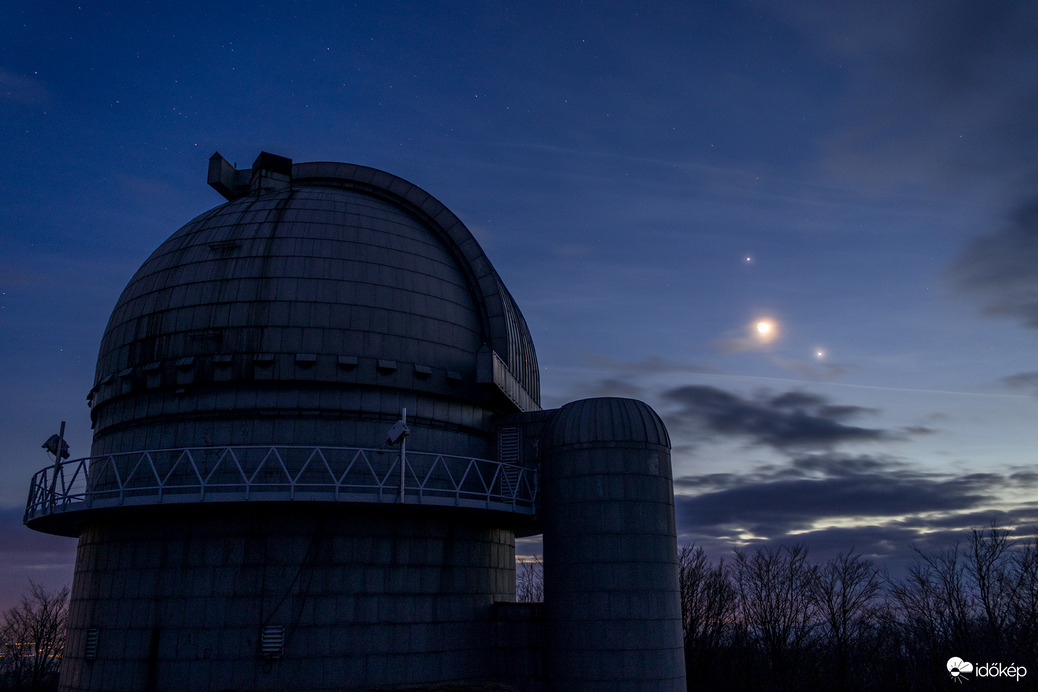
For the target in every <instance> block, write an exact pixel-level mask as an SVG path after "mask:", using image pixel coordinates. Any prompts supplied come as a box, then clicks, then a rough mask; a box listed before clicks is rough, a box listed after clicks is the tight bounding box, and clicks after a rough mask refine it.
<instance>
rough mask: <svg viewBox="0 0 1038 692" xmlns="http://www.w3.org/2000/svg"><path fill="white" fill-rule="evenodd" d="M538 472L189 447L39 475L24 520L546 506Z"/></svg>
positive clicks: (520, 511)
mask: <svg viewBox="0 0 1038 692" xmlns="http://www.w3.org/2000/svg"><path fill="white" fill-rule="evenodd" d="M537 483H538V481H537V473H536V471H535V470H533V469H529V468H526V467H524V466H518V465H515V464H508V463H504V462H500V461H492V460H488V459H478V458H472V457H458V456H450V455H446V454H436V453H431V452H417V451H411V450H407V451H406V453H405V454H404V456H403V459H401V452H400V450H399V449H369V448H361V447H298V446H241V447H189V448H180V449H157V450H145V451H137V452H123V453H118V454H108V455H103V456H95V457H86V458H83V459H71V460H66V461H63V462H61V463H60V464H58V465H52V466H49V467H47V468H44V469H42V470H41V471H38V472H37V473H36V474H34V475H33V477H32V481H31V485H30V488H29V499H28V501H27V503H26V507H25V516H24V522H25V524H27V525H29V526H30V527H31V528H33V529H37V530H40V531H44V532H46V533H54V534H59V535H66V536H75V535H78V526H79V523H80V522H81V521H82V520H83V519H84V518H86V517H87V516H89V514H90V513H91V512H92V511H94V510H98V511H100V510H112V509H117V508H124V507H135V506H136V507H141V506H155V505H173V504H180V505H183V504H188V503H218V502H223V503H226V502H293V501H303V502H343V503H347V502H348V503H365V504H405V505H430V506H439V507H459V508H467V509H473V510H483V511H493V512H507V513H510V514H512V515H518V516H517V517H516V518H517V519H522V518H525V519H526V520H531V519H533V518H534V516H535V515H536V513H537V488H538V485H537Z"/></svg>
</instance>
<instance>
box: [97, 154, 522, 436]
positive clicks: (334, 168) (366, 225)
mask: <svg viewBox="0 0 1038 692" xmlns="http://www.w3.org/2000/svg"><path fill="white" fill-rule="evenodd" d="M209 182H210V184H211V185H212V186H213V187H214V188H216V189H217V190H218V191H219V192H221V194H223V195H224V196H225V197H227V199H228V202H227V203H226V204H223V205H221V206H219V207H216V208H215V209H212V210H211V211H209V212H206V213H204V214H202V215H201V216H199V217H197V218H196V219H194V220H193V221H191V222H189V223H188V224H187V225H185V226H184V227H183V228H181V229H180V230H178V231H177V232H176V233H174V234H173V235H172V236H170V237H169V238H168V239H167V240H166V241H165V242H164V243H162V245H161V246H159V248H158V249H157V250H155V252H154V253H152V255H151V256H150V257H149V258H148V259H147V261H145V262H144V264H143V266H141V268H140V269H139V270H138V271H137V273H136V274H135V275H134V276H133V278H132V279H131V280H130V282H129V284H128V285H127V287H126V289H125V290H124V291H123V294H122V296H121V297H120V298H119V301H118V303H117V305H116V307H115V309H114V310H113V312H112V316H111V319H110V321H109V323H108V326H107V328H106V330H105V333H104V337H103V339H102V342H101V347H100V353H99V357H98V364H97V371H96V378H95V382H96V384H95V386H94V388H93V389H92V391H91V394H90V401H91V405H92V417H93V421H94V427H95V449H94V454H97V453H109V452H111V451H124V450H126V449H147V448H152V449H154V448H156V447H157V446H161V447H180V446H190V445H200V444H207V445H208V444H241V443H243V442H245V441H248V442H249V443H252V444H256V443H261V444H266V443H276V442H279V441H282V440H284V439H287V438H289V437H292V436H293V435H295V436H297V433H298V430H294V431H291V433H292V434H287V433H288V431H286V430H284V429H283V428H284V425H285V423H284V421H285V420H286V418H291V419H294V420H295V421H296V422H297V423H298V421H299V420H300V419H308V420H312V421H319V420H322V419H335V420H337V421H339V422H342V421H343V420H344V419H350V418H352V419H354V420H359V419H363V418H368V419H371V418H379V417H380V416H381V417H383V418H391V417H392V416H394V415H398V414H399V411H400V408H399V407H400V405H401V404H403V405H406V404H407V403H408V401H409V400H410V401H411V403H412V406H413V407H414V408H412V409H411V410H412V411H413V413H414V414H415V416H416V425H418V426H422V425H423V424H424V425H426V426H427V427H430V428H438V429H440V430H446V429H454V430H468V431H470V432H479V431H482V432H486V430H487V426H486V424H485V419H486V416H488V415H490V414H494V413H509V412H515V411H527V410H537V409H539V384H538V381H539V380H538V377H539V376H538V370H537V361H536V355H535V353H534V348H533V342H532V339H531V338H530V333H529V330H528V328H527V326H526V323H525V321H524V319H523V317H522V314H521V313H520V312H519V309H518V308H517V307H516V305H515V302H514V301H513V300H512V297H511V296H510V295H509V293H508V291H507V290H506V289H505V287H504V285H503V283H502V282H501V280H500V278H499V277H498V275H497V273H496V272H495V270H494V269H493V267H492V266H491V264H490V262H489V260H488V259H487V257H486V255H485V254H484V253H483V251H482V249H481V248H480V247H479V245H478V244H477V242H476V241H475V239H474V238H473V236H472V234H471V233H470V232H469V231H468V229H467V228H465V226H464V224H462V223H461V221H460V220H459V219H458V218H457V217H456V216H455V215H454V214H453V213H451V212H450V211H449V210H448V209H447V208H446V207H444V206H443V205H442V204H441V203H440V202H438V201H437V200H436V199H434V198H433V197H432V196H431V195H429V194H428V193H426V192H424V191H423V190H421V189H420V188H418V187H416V186H414V185H412V184H411V183H408V182H406V181H404V180H402V179H400V178H398V177H396V176H393V175H390V174H388V173H385V172H382V171H378V170H375V169H371V168H366V167H363V166H357V165H350V164H341V163H303V164H294V165H293V164H292V162H291V161H290V160H289V159H285V158H282V157H278V156H272V155H270V154H261V155H260V157H259V158H258V159H257V161H256V163H255V164H254V165H253V168H252V169H251V170H237V169H235V168H233V167H232V166H230V164H228V163H227V162H226V160H224V159H223V158H222V157H220V155H219V154H215V155H214V156H213V158H212V159H211V161H210V171H209ZM170 417H175V418H176V419H177V420H178V421H181V422H182V423H184V425H181V426H179V427H178V426H170V425H169V420H168V419H169V418H170ZM159 419H164V424H163V425H161V426H149V424H148V423H149V421H154V422H159ZM207 420H208V421H211V423H212V424H211V425H209V426H206V424H205V423H206V421H207ZM234 422H236V423H237V425H229V424H228V423H234ZM379 425H381V421H380V423H379ZM279 426H280V427H281V428H282V430H281V431H280V432H279V430H278V428H279ZM317 427H318V428H320V427H321V426H320V424H319V423H318V424H317ZM326 427H327V429H326V430H325V431H324V432H323V433H322V432H320V431H319V430H318V431H317V432H316V436H317V437H319V438H321V440H320V443H321V444H344V443H349V444H373V443H375V442H377V441H376V440H374V439H371V440H357V439H356V438H357V430H356V428H354V429H353V430H352V432H351V433H346V432H344V430H345V428H344V427H343V426H326ZM246 428H247V430H246ZM152 430H154V432H151V431H152ZM160 430H161V432H159V431H160ZM176 430H179V431H180V432H179V433H178V432H174V431H176ZM264 431H266V432H264ZM131 433H132V434H131ZM310 433H311V434H310V435H308V437H310V438H313V437H314V431H313V425H311V430H310ZM200 434H201V436H200ZM373 434H374V433H373ZM127 435H130V436H131V437H132V438H133V439H126V438H127ZM156 436H159V437H161V438H162V439H156ZM116 438H119V439H118V440H117V439H116ZM329 438H341V439H329ZM347 438H349V439H347ZM463 451H465V452H466V453H475V452H477V451H482V450H478V449H470V450H463Z"/></svg>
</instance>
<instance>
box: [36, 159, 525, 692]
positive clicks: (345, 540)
mask: <svg viewBox="0 0 1038 692" xmlns="http://www.w3.org/2000/svg"><path fill="white" fill-rule="evenodd" d="M209 182H210V184H211V185H212V186H213V187H215V188H216V189H217V190H218V191H220V192H221V193H222V194H223V195H224V196H225V197H226V198H227V199H228V200H229V201H228V202H227V203H226V204H224V205H222V206H220V207H217V208H215V209H213V210H212V211H209V212H207V213H205V214H203V215H201V216H199V217H198V218H196V219H195V220H193V221H191V222H190V223H188V224H187V225H186V226H184V227H183V228H182V229H180V230H179V231H177V232H176V233H174V234H173V235H172V236H171V237H170V238H169V239H168V240H167V241H166V242H164V243H163V244H162V245H161V246H160V247H159V248H158V249H157V250H156V251H155V252H154V253H153V254H152V255H151V257H149V258H148V260H147V261H146V262H145V263H144V265H143V266H142V267H141V268H140V270H139V271H138V272H137V273H136V274H135V275H134V277H133V278H132V279H131V281H130V283H129V285H128V286H127V287H126V289H125V291H124V292H123V294H122V296H121V298H120V299H119V302H118V304H117V305H116V307H115V309H114V311H113V313H112V317H111V320H110V321H109V324H108V327H107V329H106V331H105V334H104V338H103V340H102V343H101V349H100V355H99V358H98V365H97V375H96V384H95V385H94V387H93V389H92V390H91V393H90V403H91V406H92V418H93V422H94V428H95V432H94V444H93V448H92V450H91V457H90V458H89V459H83V460H76V461H72V462H66V463H65V464H64V466H63V467H62V468H61V469H60V470H59V472H58V476H57V477H55V476H54V475H53V473H54V471H53V470H45V471H42V472H41V473H40V474H37V477H36V478H35V479H34V481H33V496H32V497H30V502H29V507H28V509H27V514H26V521H27V523H28V524H29V525H30V526H31V527H32V528H35V529H39V530H42V531H47V532H51V533H59V534H64V535H72V536H78V537H79V549H78V555H77V561H76V572H75V577H74V582H73V594H72V603H71V610H70V621H71V627H70V631H69V636H68V643H67V646H66V649H65V660H64V665H63V670H62V682H61V687H62V689H63V690H108V691H116V690H163V689H176V690H184V691H185V692H186V691H190V690H199V691H200V690H224V689H227V690H230V689H235V690H260V689H275V688H276V689H286V688H289V687H291V688H293V689H300V690H343V689H367V688H370V687H376V686H383V685H386V686H388V685H405V684H423V683H440V682H450V681H485V680H487V679H490V678H492V676H493V670H492V666H493V661H492V660H491V656H490V655H489V644H488V641H489V639H490V630H491V609H492V605H493V603H494V602H495V601H501V600H504V601H507V600H511V599H513V598H514V578H515V577H514V551H515V548H514V536H515V530H516V528H517V527H519V528H520V530H521V529H522V528H523V527H525V526H528V525H529V524H530V522H531V520H532V517H533V514H534V512H535V501H536V492H537V487H538V482H537V479H536V476H535V473H536V472H535V471H534V470H532V469H527V468H524V467H522V466H521V465H518V464H508V463H503V462H501V461H499V459H498V454H497V449H496V440H495V438H494V430H493V428H492V426H491V418H492V417H493V416H495V415H498V414H505V413H516V412H521V411H531V410H537V409H539V404H538V401H539V392H538V371H537V362H536V358H535V355H534V349H533V344H532V341H531V339H530V335H529V331H528V329H527V327H526V324H525V322H524V320H523V318H522V315H521V314H520V312H519V310H518V308H517V307H516V305H515V303H514V302H513V300H512V298H511V297H510V296H509V294H508V292H507V291H506V290H505V288H504V286H503V284H502V283H501V281H500V279H499V278H498V275H497V273H496V272H495V271H494V269H493V267H492V266H491V265H490V262H489V261H488V260H487V258H486V256H485V255H484V254H483V251H482V250H481V249H480V247H479V246H478V244H477V243H476V241H475V240H474V239H473V237H472V235H471V233H470V232H469V231H468V230H467V229H466V228H465V226H464V225H463V224H462V223H461V222H460V221H459V220H458V219H457V217H455V216H454V214H452V213H451V212H450V211H449V210H447V209H446V208H445V207H444V206H443V205H442V204H440V203H439V202H438V201H436V200H435V199H434V198H432V197H431V196H430V195H429V194H428V193H426V192H424V191H422V190H421V189H419V188H417V187H415V186H414V185H412V184H410V183H408V182H406V181H404V180H401V179H400V178H397V177H395V176H393V175H390V174H388V173H384V172H381V171H377V170H374V169H370V168H364V167H362V166H354V165H347V164H335V163H307V164H296V165H293V164H292V162H291V161H290V160H288V159H284V158H282V157H277V156H271V155H269V154H262V155H261V156H260V157H259V158H258V159H257V160H256V163H255V164H254V165H253V168H252V169H251V170H245V171H239V170H236V169H234V168H233V167H232V166H230V164H228V163H227V162H226V161H225V160H224V159H223V158H222V157H220V156H219V155H214V157H213V159H212V160H211V162H210V170H209ZM405 411H406V421H404V422H405V424H406V430H408V431H409V433H410V434H409V436H406V437H405V436H404V435H402V434H401V433H402V432H403V431H404V430H405V427H404V426H397V427H396V429H395V430H394V429H393V428H394V424H395V423H397V422H398V421H401V420H402V419H403V418H404V412H405ZM405 450H406V453H405Z"/></svg>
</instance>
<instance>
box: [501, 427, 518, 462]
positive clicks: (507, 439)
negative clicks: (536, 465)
mask: <svg viewBox="0 0 1038 692" xmlns="http://www.w3.org/2000/svg"><path fill="white" fill-rule="evenodd" d="M497 458H498V460H499V461H501V462H502V463H505V464H518V463H519V428H518V427H517V426H512V425H510V426H506V427H502V428H499V429H498V431H497Z"/></svg>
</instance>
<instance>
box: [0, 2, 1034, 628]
mask: <svg viewBox="0 0 1038 692" xmlns="http://www.w3.org/2000/svg"><path fill="white" fill-rule="evenodd" d="M433 5H434V3H425V2H418V1H415V2H371V3H355V4H348V3H330V2H328V3H318V2H314V3H285V2H278V3H274V2H258V1H254V2H249V3H238V2H227V3H222V2H221V3H213V2H207V3H191V2H182V3H161V2H159V3H142V2H132V3H131V2H125V3H123V2H108V3H97V2H90V1H88V0H87V1H84V2H81V3H79V4H78V5H77V4H75V3H65V2H29V1H27V0H14V1H13V2H11V3H8V4H7V5H6V9H5V20H4V22H2V23H0V152H2V153H3V156H4V160H5V164H6V165H4V166H3V167H2V169H0V363H2V364H3V367H2V369H0V392H2V394H3V398H2V404H0V406H2V407H3V408H2V411H0V440H2V444H0V608H5V607H7V606H9V605H11V604H12V603H13V602H14V601H15V600H16V599H17V596H18V594H19V593H20V592H22V591H23V590H24V589H25V587H27V585H28V580H29V579H30V578H32V579H35V580H37V581H40V582H43V583H44V584H46V585H48V586H52V587H58V586H61V585H62V584H65V583H68V582H70V581H71V577H72V562H73V554H74V543H75V541H73V540H71V539H61V538H53V537H49V536H43V535H38V534H34V533H33V532H31V531H29V530H27V529H24V528H23V527H22V526H21V514H22V511H23V506H24V501H25V497H26V494H27V491H28V483H29V478H30V476H31V474H32V473H33V472H34V471H36V470H38V469H39V468H41V467H43V466H44V465H46V464H47V463H48V458H47V455H46V453H45V452H44V451H43V450H42V449H40V444H41V442H42V441H43V440H44V439H45V438H46V437H47V436H49V435H50V434H52V433H54V432H56V431H57V428H58V424H59V422H60V421H61V420H67V421H68V437H69V442H70V444H71V447H72V454H73V457H79V456H85V455H87V454H88V451H89V446H90V424H89V413H88V409H87V407H86V398H85V397H86V393H87V391H88V390H89V389H90V387H91V385H92V384H93V370H94V361H95V359H96V356H97V348H98V344H99V341H100V338H101V334H102V332H103V330H104V326H105V323H106V321H107V319H108V315H109V312H110V311H111V309H112V307H114V305H115V302H116V299H117V298H118V296H119V293H120V292H121V290H122V288H123V287H124V286H125V284H126V282H127V281H128V280H129V278H130V276H131V275H132V274H133V272H134V271H135V270H136V268H137V267H138V266H139V265H140V264H141V263H142V262H143V261H144V259H145V258H146V257H147V255H148V254H149V253H150V252H151V251H152V250H153V249H154V248H155V247H156V246H158V245H159V243H160V242H161V241H162V240H164V239H165V238H166V237H167V236H168V235H169V234H171V233H173V232H174V231H175V230H177V229H178V228H179V227H180V226H182V225H183V224H185V223H186V222H187V221H189V220H190V219H191V218H193V217H194V216H196V215H197V214H199V213H201V212H203V211H206V210H207V209H209V208H211V207H214V206H216V205H218V204H220V203H222V202H223V199H222V198H221V197H220V196H219V195H218V194H217V193H216V192H215V191H213V190H211V189H210V188H209V187H208V186H207V185H206V183H205V175H206V165H207V159H208V157H209V156H210V155H211V154H212V153H213V152H214V151H219V152H220V153H222V154H223V155H224V156H225V157H227V158H228V159H229V160H231V161H234V162H237V164H238V166H239V167H248V166H249V165H251V162H252V160H253V159H254V158H255V157H256V155H257V154H258V153H259V152H260V151H261V150H266V151H270V152H273V153H276V154H280V155H283V156H287V157H290V158H292V159H294V160H295V161H297V162H302V161H317V160H331V161H346V162H352V163H359V164H364V165H368V166H373V167H376V168H381V169H384V170H387V171H389V172H391V173H394V174H396V175H399V176H401V177H403V178H406V179H408V180H410V181H412V182H414V183H416V184H417V185H419V186H421V187H423V188H424V189H426V190H427V191H429V192H430V193H432V194H433V195H434V196H436V197H437V198H438V199H439V200H440V201H442V202H443V203H444V204H446V205H447V206H448V207H449V208H450V209H451V210H452V211H454V212H455V213H456V214H457V215H458V216H459V217H460V218H461V219H462V220H463V221H464V222H465V223H466V225H468V227H469V228H470V229H471V230H472V231H473V233H474V234H475V235H476V237H477V238H478V239H479V241H480V243H481V244H482V245H483V247H484V249H485V250H486V252H487V254H488V255H489V257H490V259H491V260H492V261H493V262H494V264H495V266H496V268H497V270H498V272H499V273H500V274H501V276H502V277H503V279H504V280H505V282H506V284H507V285H508V287H509V289H510V290H511V292H512V294H513V296H514V297H515V298H516V301H517V302H518V304H519V306H520V308H521V309H522V310H523V313H524V315H525V317H526V320H527V322H528V324H529V326H530V328H531V330H532V332H533V337H534V340H535V344H536V346H537V350H538V357H539V360H540V363H541V382H542V390H543V392H544V401H543V404H544V406H545V407H546V408H548V407H555V406H558V405H561V404H563V403H565V402H566V401H569V400H572V399H575V398H582V397H588V396H600V395H614V396H633V397H637V398H641V399H644V400H645V401H647V402H649V403H650V404H651V405H652V406H653V407H655V408H656V410H657V411H659V412H660V413H661V415H662V416H663V418H664V420H665V421H666V423H667V425H668V428H669V429H670V432H671V436H672V438H673V442H674V457H673V463H674V474H675V487H676V491H677V493H678V498H677V517H678V524H679V532H680V534H681V535H680V538H679V540H681V541H682V542H687V541H696V542H697V543H699V544H702V545H704V546H706V547H708V548H709V549H710V550H711V552H712V553H713V554H715V555H717V556H720V555H723V554H725V552H726V551H727V550H728V549H729V548H730V547H731V546H733V545H746V544H752V543H753V542H755V541H760V540H775V541H783V542H787V543H788V542H792V541H801V542H803V543H805V544H806V545H807V546H808V547H809V548H810V550H811V552H812V554H813V555H814V556H815V557H816V558H820V559H821V558H824V557H827V556H829V555H831V554H833V553H835V552H836V551H840V550H843V551H846V550H848V549H850V548H852V547H854V548H857V549H858V550H859V551H861V552H863V553H864V554H865V555H867V556H870V557H872V558H874V559H876V560H877V561H878V562H880V563H881V564H889V565H892V566H895V567H896V565H897V564H899V561H901V560H903V559H904V558H905V556H906V555H907V554H908V552H909V546H910V545H913V544H914V545H917V546H920V547H923V548H927V547H931V546H939V545H948V544H950V542H951V541H952V540H953V536H955V535H957V534H958V533H959V532H961V530H962V529H964V528H967V527H969V526H971V525H976V526H980V525H984V524H987V523H989V522H990V521H991V520H993V519H997V520H998V521H1000V522H1001V523H1003V524H1004V525H1007V526H1020V527H1021V528H1022V529H1027V528H1029V527H1032V526H1038V495H1036V492H1038V467H1036V466H1035V464H1034V461H1035V449H1036V443H1038V425H1035V421H1036V419H1038V398H1036V397H1038V349H1036V341H1038V333H1036V330H1038V41H1036V40H1035V36H1038V4H1035V3H1027V2H999V1H998V0H994V1H980V0H977V1H976V2H952V1H949V2H941V3H933V2H905V1H904V0H890V1H889V2H870V3H857V4H850V3H847V4H844V3H838V2H828V1H823V0H818V1H816V2H755V1H746V2H740V1H738V0H736V1H732V2H697V3H689V2H663V1H661V2H652V3H645V2H633V1H632V2H566V3H555V2H505V1H501V2H457V3H439V5H440V6H439V7H433ZM765 320H766V321H768V322H769V323H770V324H771V325H772V328H771V330H770V332H768V333H767V334H761V333H760V332H758V331H757V329H756V327H755V325H756V324H757V323H758V322H761V321H765Z"/></svg>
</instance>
